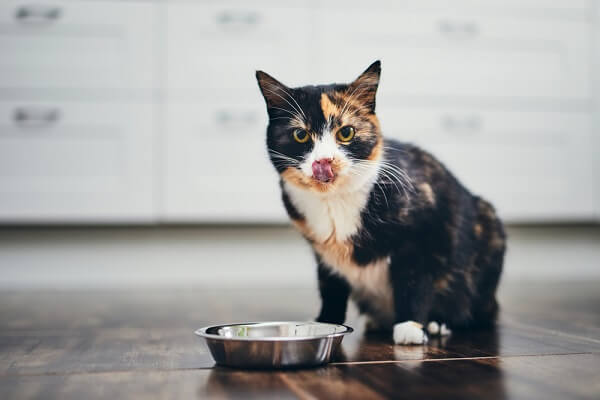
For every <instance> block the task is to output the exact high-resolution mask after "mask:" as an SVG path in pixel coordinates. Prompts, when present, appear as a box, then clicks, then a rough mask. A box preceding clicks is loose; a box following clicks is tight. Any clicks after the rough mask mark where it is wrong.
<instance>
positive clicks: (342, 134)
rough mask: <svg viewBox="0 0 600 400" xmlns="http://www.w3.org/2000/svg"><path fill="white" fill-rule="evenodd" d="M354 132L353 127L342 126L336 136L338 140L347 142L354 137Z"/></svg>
mask: <svg viewBox="0 0 600 400" xmlns="http://www.w3.org/2000/svg"><path fill="white" fill-rule="evenodd" d="M354 133H355V130H354V127H352V126H344V127H342V128H341V129H340V130H339V131H338V133H337V137H338V140H339V141H340V142H349V141H351V140H352V138H353V137H354Z"/></svg>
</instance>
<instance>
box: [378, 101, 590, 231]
mask: <svg viewBox="0 0 600 400" xmlns="http://www.w3.org/2000/svg"><path fill="white" fill-rule="evenodd" d="M379 114H380V117H381V121H382V127H383V129H384V132H386V133H387V136H388V137H394V138H397V139H399V140H404V141H411V142H414V143H416V144H419V145H421V146H422V147H423V148H425V149H426V150H429V151H431V152H432V153H433V154H434V155H436V156H437V157H439V158H440V159H441V160H442V161H444V162H445V164H446V165H447V166H448V167H449V168H450V170H451V171H452V172H454V173H455V174H456V175H457V176H458V178H459V179H460V180H461V181H462V182H463V183H465V185H466V186H467V187H468V188H469V189H470V190H472V191H473V192H474V193H478V194H481V195H482V196H484V197H486V198H489V199H490V200H491V201H493V202H494V204H495V205H496V206H497V207H498V209H499V210H500V212H501V213H502V215H504V216H506V217H508V218H510V219H513V220H519V219H520V220H544V219H571V218H573V219H586V218H588V219H589V218H590V217H592V216H593V190H594V188H593V182H594V176H593V147H592V139H593V138H592V129H591V116H590V115H589V114H586V113H575V112H573V113H553V112H515V111H489V110H487V111H486V110H484V111H482V110H469V109H460V108H444V109H418V108H414V109H413V108H397V109H392V108H388V109H386V108H384V107H382V108H381V109H380V110H379Z"/></svg>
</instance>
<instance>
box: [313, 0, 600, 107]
mask: <svg viewBox="0 0 600 400" xmlns="http://www.w3.org/2000/svg"><path fill="white" fill-rule="evenodd" d="M463 3H467V2H463ZM468 3H477V2H468ZM402 4H404V3H401V5H402ZM496 4H497V3H496ZM401 5H398V4H396V5H395V6H392V5H389V6H383V5H380V6H377V3H376V4H375V5H374V6H373V7H360V8H359V7H344V8H340V7H337V6H335V5H331V4H330V3H328V2H326V3H323V4H322V6H321V8H319V9H318V10H316V11H315V13H314V15H315V24H316V27H318V28H317V29H318V32H319V35H320V36H321V37H328V38H339V40H334V39H331V40H317V41H316V42H315V46H316V49H317V50H316V57H315V58H316V59H318V60H319V67H320V69H319V72H318V77H319V78H318V80H319V81H322V82H330V81H335V80H350V79H352V78H353V77H355V76H356V75H357V74H358V73H359V72H360V71H361V69H363V68H366V66H368V65H369V64H370V63H371V62H372V61H374V60H376V59H381V60H382V62H383V76H382V84H381V87H380V97H379V98H380V100H383V99H386V100H394V99H397V98H399V97H412V98H415V97H421V98H435V99H451V98H462V97H477V98H500V99H504V100H511V99H517V100H519V101H520V100H522V99H529V100H534V101H538V100H545V101H548V100H551V101H556V100H560V101H573V100H575V101H589V100H590V99H591V96H592V90H591V66H592V64H591V52H590V49H591V29H592V26H591V24H590V23H589V21H587V20H580V19H570V18H564V19H559V18H552V19H549V18H533V17H531V18H525V17H523V16H516V15H515V16H511V15H508V16H506V15H495V14H493V13H482V12H480V11H478V9H475V10H473V9H470V8H468V7H464V8H460V7H459V8H458V10H456V9H454V8H453V9H452V10H450V11H448V7H447V6H443V7H442V6H440V7H439V8H437V9H435V8H428V9H425V8H418V7H414V8H411V7H408V6H406V7H402V6H401ZM332 20H335V21H338V22H340V23H342V22H343V21H360V22H361V23H358V24H355V23H352V22H349V26H348V27H347V29H344V27H340V25H339V23H331V21H332ZM332 42H333V43H335V49H336V51H332Z"/></svg>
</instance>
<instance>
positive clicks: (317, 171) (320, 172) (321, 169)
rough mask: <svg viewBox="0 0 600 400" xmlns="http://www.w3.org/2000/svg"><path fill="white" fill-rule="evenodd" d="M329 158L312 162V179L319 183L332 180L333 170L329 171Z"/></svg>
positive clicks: (330, 160)
mask: <svg viewBox="0 0 600 400" xmlns="http://www.w3.org/2000/svg"><path fill="white" fill-rule="evenodd" d="M332 161H333V160H332V159H330V158H322V159H320V160H316V161H313V163H312V171H313V177H314V178H315V179H317V180H319V181H321V182H329V181H331V180H332V179H333V176H334V175H333V170H332V169H331V162H332Z"/></svg>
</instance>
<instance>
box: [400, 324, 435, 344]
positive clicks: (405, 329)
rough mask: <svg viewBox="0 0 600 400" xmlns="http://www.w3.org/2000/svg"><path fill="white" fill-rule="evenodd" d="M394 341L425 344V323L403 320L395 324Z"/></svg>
mask: <svg viewBox="0 0 600 400" xmlns="http://www.w3.org/2000/svg"><path fill="white" fill-rule="evenodd" d="M394 343H396V344H425V343H427V335H426V334H425V332H424V331H423V325H421V324H419V323H418V322H414V321H406V322H401V323H398V324H396V325H394Z"/></svg>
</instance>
